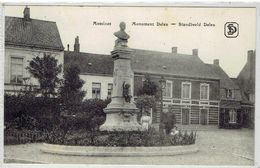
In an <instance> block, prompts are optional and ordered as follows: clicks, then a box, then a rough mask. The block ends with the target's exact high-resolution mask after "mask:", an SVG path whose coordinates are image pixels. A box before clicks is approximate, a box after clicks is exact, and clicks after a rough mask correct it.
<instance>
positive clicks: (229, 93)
mask: <svg viewBox="0 0 260 168" xmlns="http://www.w3.org/2000/svg"><path fill="white" fill-rule="evenodd" d="M226 96H227V98H228V99H234V98H235V94H234V90H232V89H226Z"/></svg>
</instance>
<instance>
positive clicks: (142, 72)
mask: <svg viewBox="0 0 260 168" xmlns="http://www.w3.org/2000/svg"><path fill="white" fill-rule="evenodd" d="M133 71H134V73H139V74H147V73H148V74H151V75H156V76H160V75H164V76H175V77H184V78H192V79H204V80H205V79H208V80H217V81H219V80H220V79H219V78H208V77H194V76H185V75H177V74H170V73H160V72H157V73H155V72H147V71H135V70H133Z"/></svg>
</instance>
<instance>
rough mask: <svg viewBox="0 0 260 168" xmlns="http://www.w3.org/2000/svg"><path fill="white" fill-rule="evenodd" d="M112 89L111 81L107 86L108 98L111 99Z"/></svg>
mask: <svg viewBox="0 0 260 168" xmlns="http://www.w3.org/2000/svg"><path fill="white" fill-rule="evenodd" d="M112 91H113V84H112V83H109V84H108V88H107V98H108V99H110V98H111V96H112Z"/></svg>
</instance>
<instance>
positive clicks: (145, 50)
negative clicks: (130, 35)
mask: <svg viewBox="0 0 260 168" xmlns="http://www.w3.org/2000/svg"><path fill="white" fill-rule="evenodd" d="M130 49H132V50H135V51H144V52H154V53H163V54H169V55H180V56H194V57H198V58H199V56H198V55H192V54H183V53H172V52H166V51H156V50H147V49H136V48H130ZM203 63H204V62H203Z"/></svg>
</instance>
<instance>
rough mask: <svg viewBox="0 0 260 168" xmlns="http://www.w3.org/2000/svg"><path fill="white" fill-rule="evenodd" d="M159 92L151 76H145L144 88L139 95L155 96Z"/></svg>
mask: <svg viewBox="0 0 260 168" xmlns="http://www.w3.org/2000/svg"><path fill="white" fill-rule="evenodd" d="M157 92H158V86H157V85H156V83H154V82H153V81H151V78H150V75H148V74H146V75H145V80H144V82H143V87H142V88H140V89H139V95H149V96H155V95H156V94H157Z"/></svg>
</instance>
